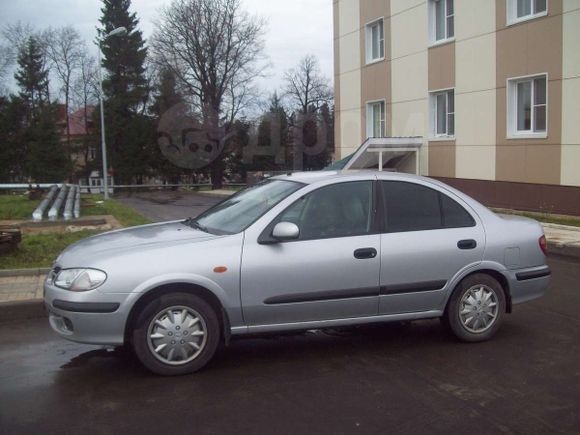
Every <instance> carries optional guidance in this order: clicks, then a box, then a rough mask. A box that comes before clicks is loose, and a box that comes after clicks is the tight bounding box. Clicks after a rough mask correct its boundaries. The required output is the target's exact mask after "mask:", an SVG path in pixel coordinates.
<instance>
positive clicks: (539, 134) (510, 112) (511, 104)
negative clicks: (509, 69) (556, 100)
mask: <svg viewBox="0 0 580 435" xmlns="http://www.w3.org/2000/svg"><path fill="white" fill-rule="evenodd" d="M538 78H545V79H546V103H545V104H534V92H535V91H534V83H533V80H534V79H538ZM526 81H531V82H532V86H531V96H530V98H531V116H532V118H531V130H518V129H517V122H518V121H517V119H518V113H517V112H518V105H517V85H518V83H521V82H526ZM548 87H549V80H548V73H540V74H531V75H527V76H520V77H510V78H509V79H507V81H506V94H507V95H506V97H507V98H506V113H507V120H506V122H507V124H506V125H507V138H508V139H545V138H547V137H548V123H549V122H548V121H549V119H550V118H549V106H548V103H549V101H548V98H549V95H548V94H549V92H548ZM542 105H543V106H546V130H545V131H534V129H535V124H536V118H535V117H534V107H536V106H542Z"/></svg>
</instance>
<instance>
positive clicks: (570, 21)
mask: <svg viewBox="0 0 580 435" xmlns="http://www.w3.org/2000/svg"><path fill="white" fill-rule="evenodd" d="M562 55H563V58H562V79H563V80H562V157H561V165H562V174H561V180H560V182H561V183H562V184H564V185H568V186H580V0H568V1H564V15H563V17H562Z"/></svg>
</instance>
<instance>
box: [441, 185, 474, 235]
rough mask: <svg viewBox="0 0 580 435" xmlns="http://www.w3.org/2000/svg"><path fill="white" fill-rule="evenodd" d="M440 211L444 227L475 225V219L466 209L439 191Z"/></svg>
mask: <svg viewBox="0 0 580 435" xmlns="http://www.w3.org/2000/svg"><path fill="white" fill-rule="evenodd" d="M439 196H440V197H441V211H442V213H443V225H444V227H445V228H463V227H473V226H475V221H474V220H473V218H472V217H471V215H470V214H469V213H467V211H466V210H465V209H464V208H463V207H461V206H460V205H459V204H458V203H457V202H456V201H454V200H452V199H451V198H449V197H448V196H447V195H444V194H442V193H439Z"/></svg>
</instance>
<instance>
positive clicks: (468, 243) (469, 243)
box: [457, 239, 477, 249]
mask: <svg viewBox="0 0 580 435" xmlns="http://www.w3.org/2000/svg"><path fill="white" fill-rule="evenodd" d="M457 247H458V248H459V249H475V248H476V247H477V242H476V241H475V240H473V239H466V240H460V241H459V242H457Z"/></svg>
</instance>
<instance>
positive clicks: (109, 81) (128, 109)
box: [97, 0, 154, 183]
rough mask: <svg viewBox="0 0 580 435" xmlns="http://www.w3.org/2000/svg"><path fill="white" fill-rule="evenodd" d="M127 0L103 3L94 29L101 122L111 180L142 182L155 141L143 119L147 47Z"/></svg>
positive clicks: (146, 119) (150, 129) (104, 0)
mask: <svg viewBox="0 0 580 435" xmlns="http://www.w3.org/2000/svg"><path fill="white" fill-rule="evenodd" d="M130 5H131V2H130V0H103V8H102V9H101V12H102V17H101V19H100V20H99V21H100V23H101V28H99V29H97V30H98V33H99V38H100V41H101V48H102V51H103V63H102V66H103V67H104V68H105V70H106V71H107V77H106V79H105V80H104V81H103V88H104V93H105V97H106V105H105V106H106V110H105V122H106V125H107V128H106V133H107V145H108V147H109V154H108V155H109V165H110V166H112V167H114V173H115V177H116V182H120V183H131V182H136V181H139V180H140V179H142V176H144V175H146V172H147V170H148V168H149V162H150V158H151V156H150V155H147V153H150V152H151V146H152V145H153V143H154V135H153V129H152V127H151V125H150V124H151V122H150V120H149V119H148V118H147V117H146V116H144V115H143V108H144V105H145V104H146V99H147V95H148V89H147V80H146V79H145V58H146V57H147V49H146V48H145V41H144V40H143V35H142V32H141V31H140V30H138V29H137V26H138V25H139V20H138V19H137V16H136V14H135V13H131V12H129V7H130ZM118 27H125V28H126V29H127V33H126V34H124V35H118V36H111V37H108V38H107V37H106V35H107V34H108V33H109V32H111V31H112V30H114V29H116V28H118Z"/></svg>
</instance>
